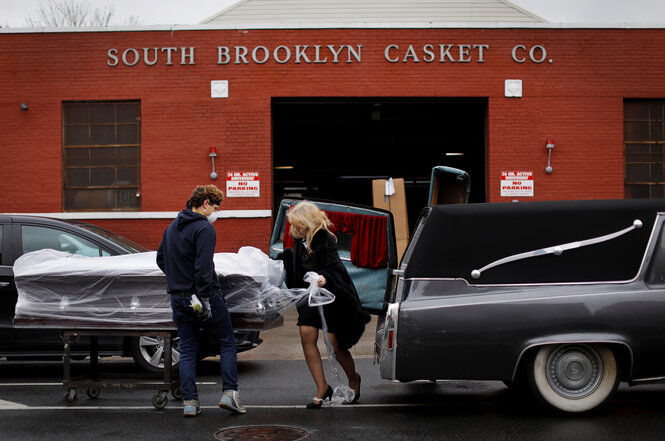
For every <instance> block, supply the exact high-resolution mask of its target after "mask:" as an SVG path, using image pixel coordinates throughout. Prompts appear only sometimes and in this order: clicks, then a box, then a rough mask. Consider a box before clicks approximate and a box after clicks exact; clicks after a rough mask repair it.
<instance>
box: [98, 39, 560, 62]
mask: <svg viewBox="0 0 665 441" xmlns="http://www.w3.org/2000/svg"><path fill="white" fill-rule="evenodd" d="M502 50H503V51H505V52H506V53H505V56H508V57H511V58H512V60H513V61H514V62H516V63H535V64H540V63H543V62H544V61H545V60H547V50H546V49H545V47H544V46H542V45H528V44H516V45H514V46H513V47H512V48H511V49H510V50H505V48H504V49H502ZM363 52H365V53H370V54H371V56H376V54H377V52H378V51H376V50H373V49H372V50H370V48H369V47H366V46H363V45H362V44H337V45H334V44H326V45H318V44H317V45H293V46H288V45H277V46H274V47H268V46H253V47H249V46H217V48H216V50H215V52H214V53H213V52H212V51H210V50H207V51H206V53H205V54H204V55H203V57H204V58H205V61H206V63H208V62H211V61H213V60H214V62H215V63H216V64H218V65H246V64H266V63H271V62H273V63H278V64H287V63H292V64H301V65H305V64H329V63H332V64H338V63H341V64H357V63H362V61H363ZM489 52H490V45H489V44H479V43H461V44H458V43H428V44H406V45H399V44H389V45H387V46H385V47H383V48H381V51H380V53H381V54H382V55H383V57H382V58H383V60H384V61H386V62H389V63H413V64H417V63H441V64H455V63H485V62H486V55H487V53H489ZM195 56H199V57H200V55H199V54H198V53H197V52H196V47H194V46H185V47H172V46H171V47H143V48H126V49H118V48H111V49H109V50H108V51H107V64H108V65H109V66H111V67H115V66H119V65H124V66H136V65H140V64H143V65H146V66H155V65H164V66H171V65H174V64H178V65H182V66H192V65H195V64H196V57H195ZM548 62H549V63H552V60H551V59H549V60H548Z"/></svg>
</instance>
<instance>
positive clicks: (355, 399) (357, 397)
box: [351, 374, 362, 404]
mask: <svg viewBox="0 0 665 441" xmlns="http://www.w3.org/2000/svg"><path fill="white" fill-rule="evenodd" d="M360 380H362V378H360V374H358V393H357V394H356V395H355V396H354V397H353V400H352V401H351V404H353V403H355V402H356V401H358V400H359V399H360Z"/></svg>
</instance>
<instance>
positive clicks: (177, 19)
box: [0, 0, 665, 27]
mask: <svg viewBox="0 0 665 441" xmlns="http://www.w3.org/2000/svg"><path fill="white" fill-rule="evenodd" d="M76 1H82V2H87V3H88V4H90V5H91V9H93V10H94V9H95V8H103V7H105V6H108V5H113V6H114V9H115V14H114V24H123V23H127V22H128V20H129V17H132V16H134V17H137V18H138V20H139V24H143V25H154V24H196V23H200V22H201V21H202V20H204V19H206V18H208V17H210V16H211V15H213V14H215V13H217V12H219V11H221V10H222V9H224V8H226V7H228V6H230V5H232V4H234V3H236V1H237V0H76ZM511 1H512V3H514V4H515V5H517V6H520V7H522V8H524V9H527V10H529V11H531V12H533V13H534V14H536V15H538V16H540V17H542V18H544V19H546V20H548V21H551V22H554V23H661V24H662V23H665V0H511ZM40 2H42V3H44V4H45V3H46V0H0V25H3V26H4V25H9V26H11V27H22V26H23V25H24V24H25V19H26V18H27V17H28V15H29V14H33V15H36V11H37V9H38V6H39V3H40Z"/></svg>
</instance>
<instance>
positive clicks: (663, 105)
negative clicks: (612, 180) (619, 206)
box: [623, 100, 665, 199]
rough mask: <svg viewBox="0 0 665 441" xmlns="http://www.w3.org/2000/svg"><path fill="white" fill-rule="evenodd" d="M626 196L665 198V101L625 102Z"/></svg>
mask: <svg viewBox="0 0 665 441" xmlns="http://www.w3.org/2000/svg"><path fill="white" fill-rule="evenodd" d="M623 119H624V123H623V126H624V129H623V133H624V134H623V139H624V162H625V171H624V197H625V198H628V199H630V198H646V199H653V198H662V197H664V196H665V191H664V189H665V173H663V171H664V169H665V150H664V146H665V100H625V101H624V103H623Z"/></svg>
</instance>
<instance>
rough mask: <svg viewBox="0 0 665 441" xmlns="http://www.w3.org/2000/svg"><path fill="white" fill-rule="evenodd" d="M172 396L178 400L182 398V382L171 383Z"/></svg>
mask: <svg viewBox="0 0 665 441" xmlns="http://www.w3.org/2000/svg"><path fill="white" fill-rule="evenodd" d="M171 396H172V397H173V398H175V399H176V400H182V389H180V382H177V383H173V384H171Z"/></svg>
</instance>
